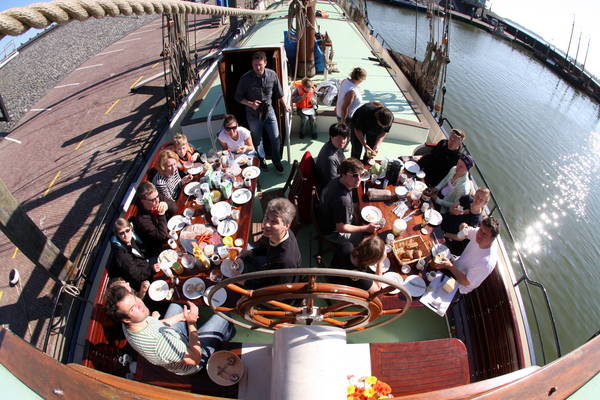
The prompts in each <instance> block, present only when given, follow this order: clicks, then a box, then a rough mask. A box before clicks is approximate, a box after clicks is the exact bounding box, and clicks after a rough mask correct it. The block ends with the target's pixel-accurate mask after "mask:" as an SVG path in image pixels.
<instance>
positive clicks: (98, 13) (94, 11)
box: [0, 0, 276, 39]
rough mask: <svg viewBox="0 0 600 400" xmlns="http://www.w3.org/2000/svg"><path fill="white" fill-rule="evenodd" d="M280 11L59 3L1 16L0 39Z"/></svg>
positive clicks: (151, 2)
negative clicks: (154, 17)
mask: <svg viewBox="0 0 600 400" xmlns="http://www.w3.org/2000/svg"><path fill="white" fill-rule="evenodd" d="M275 11H276V10H260V11H259V10H248V9H245V8H228V7H218V6H213V5H208V4H199V3H191V2H187V1H179V0H56V1H53V2H48V3H34V4H31V5H29V6H26V7H15V8H10V9H8V10H5V11H2V12H0V39H2V38H3V37H4V36H6V35H11V36H18V35H20V34H22V33H24V32H26V31H27V30H28V29H29V28H38V29H42V28H45V27H47V26H49V25H50V24H52V23H54V22H56V23H58V24H64V23H67V22H69V21H72V20H78V21H84V20H86V19H88V18H91V17H94V18H104V17H116V16H119V15H125V16H129V15H143V14H162V13H168V14H204V15H218V16H260V15H268V14H271V13H273V12H275Z"/></svg>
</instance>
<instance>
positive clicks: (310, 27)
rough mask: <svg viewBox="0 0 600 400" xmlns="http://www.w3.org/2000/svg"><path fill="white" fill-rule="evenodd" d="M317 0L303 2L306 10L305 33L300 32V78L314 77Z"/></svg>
mask: <svg viewBox="0 0 600 400" xmlns="http://www.w3.org/2000/svg"><path fill="white" fill-rule="evenodd" d="M315 3H316V1H315V0H302V5H303V6H304V9H305V10H306V14H305V16H304V24H303V27H304V32H298V35H299V39H298V51H297V53H298V72H299V74H300V76H303V77H304V76H306V77H309V78H311V77H313V76H315V74H316V69H315Z"/></svg>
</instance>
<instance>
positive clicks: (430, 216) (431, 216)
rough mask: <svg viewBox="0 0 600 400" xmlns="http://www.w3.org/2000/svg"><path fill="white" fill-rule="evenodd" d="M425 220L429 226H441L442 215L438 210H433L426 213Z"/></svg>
mask: <svg viewBox="0 0 600 400" xmlns="http://www.w3.org/2000/svg"><path fill="white" fill-rule="evenodd" d="M425 218H426V219H427V223H428V224H429V225H434V226H435V225H439V224H441V223H442V214H440V213H439V212H438V211H437V210H434V209H433V208H430V209H428V210H427V211H425Z"/></svg>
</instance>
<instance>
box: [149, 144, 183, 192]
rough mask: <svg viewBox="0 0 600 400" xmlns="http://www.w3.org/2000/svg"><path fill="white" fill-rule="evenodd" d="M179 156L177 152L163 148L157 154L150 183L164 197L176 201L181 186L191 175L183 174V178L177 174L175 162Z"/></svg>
mask: <svg viewBox="0 0 600 400" xmlns="http://www.w3.org/2000/svg"><path fill="white" fill-rule="evenodd" d="M178 163H179V157H178V156H177V153H175V152H174V151H171V150H163V151H161V152H160V154H159V155H158V162H157V166H156V169H157V170H158V172H157V174H156V175H155V176H154V179H153V180H152V183H153V184H154V186H156V190H158V193H159V194H160V195H161V196H162V197H163V198H165V199H170V200H173V201H175V202H176V201H177V198H178V197H179V192H180V190H181V187H182V186H184V185H186V184H188V183H189V182H190V181H191V180H192V178H193V177H192V175H189V174H188V175H185V176H184V177H183V178H182V177H181V176H180V175H179V169H178V168H177V164H178Z"/></svg>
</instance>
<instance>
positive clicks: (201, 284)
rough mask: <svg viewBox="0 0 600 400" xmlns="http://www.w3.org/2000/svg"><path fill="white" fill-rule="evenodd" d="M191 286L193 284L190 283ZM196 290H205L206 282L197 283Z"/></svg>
mask: <svg viewBox="0 0 600 400" xmlns="http://www.w3.org/2000/svg"><path fill="white" fill-rule="evenodd" d="M190 286H192V285H190ZM194 290H195V291H196V292H201V291H203V290H204V283H198V284H196V286H194Z"/></svg>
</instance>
